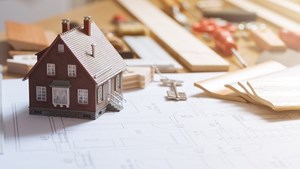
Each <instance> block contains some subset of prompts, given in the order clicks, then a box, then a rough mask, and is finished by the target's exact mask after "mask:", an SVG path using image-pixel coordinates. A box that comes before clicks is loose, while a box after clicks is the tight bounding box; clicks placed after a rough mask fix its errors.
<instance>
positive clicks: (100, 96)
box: [98, 85, 103, 103]
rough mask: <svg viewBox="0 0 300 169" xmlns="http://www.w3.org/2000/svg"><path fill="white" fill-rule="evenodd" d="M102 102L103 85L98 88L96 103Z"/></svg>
mask: <svg viewBox="0 0 300 169" xmlns="http://www.w3.org/2000/svg"><path fill="white" fill-rule="evenodd" d="M101 102H103V85H100V86H99V87H98V103H101Z"/></svg>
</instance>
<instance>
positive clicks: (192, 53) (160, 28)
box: [118, 0, 229, 71]
mask: <svg viewBox="0 0 300 169" xmlns="http://www.w3.org/2000/svg"><path fill="white" fill-rule="evenodd" d="M118 2H119V3H120V4H121V5H123V6H124V7H125V8H126V9H127V10H128V11H129V12H131V13H132V15H133V16H135V17H136V18H137V19H138V20H140V21H141V22H142V23H143V24H145V25H146V26H147V27H148V28H149V29H150V30H151V31H152V33H153V34H154V37H155V38H156V39H157V40H158V41H159V43H160V44H161V45H162V46H163V47H165V48H166V49H167V50H168V51H169V52H170V53H171V54H172V55H173V57H177V58H178V60H179V61H180V62H181V63H182V64H183V65H184V66H186V67H187V68H188V69H189V70H190V71H226V70H228V69H229V63H228V62H227V61H226V60H225V59H223V58H222V57H220V56H219V55H218V54H216V53H215V52H214V51H212V50H211V49H210V48H209V47H207V46H206V45H205V44H203V43H202V42H200V41H199V40H198V39H197V38H196V37H194V36H193V35H192V34H191V33H190V32H188V31H187V30H186V29H184V28H183V27H182V26H180V25H179V24H178V23H176V22H175V21H174V20H172V19H171V18H170V17H169V16H167V15H166V14H164V13H163V12H162V11H160V10H159V9H158V8H156V7H155V6H154V5H152V4H151V3H150V2H149V1H147V0H118Z"/></svg>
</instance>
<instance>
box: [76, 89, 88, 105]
mask: <svg viewBox="0 0 300 169" xmlns="http://www.w3.org/2000/svg"><path fill="white" fill-rule="evenodd" d="M77 98H78V99H77V101H78V104H89V91H88V89H78V90H77Z"/></svg>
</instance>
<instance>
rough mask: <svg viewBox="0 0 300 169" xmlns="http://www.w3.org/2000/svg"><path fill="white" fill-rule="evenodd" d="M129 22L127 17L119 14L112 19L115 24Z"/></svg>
mask: <svg viewBox="0 0 300 169" xmlns="http://www.w3.org/2000/svg"><path fill="white" fill-rule="evenodd" d="M127 21H128V19H127V17H126V16H125V15H122V14H117V15H115V16H114V17H113V19H112V22H113V23H114V24H119V23H122V22H127Z"/></svg>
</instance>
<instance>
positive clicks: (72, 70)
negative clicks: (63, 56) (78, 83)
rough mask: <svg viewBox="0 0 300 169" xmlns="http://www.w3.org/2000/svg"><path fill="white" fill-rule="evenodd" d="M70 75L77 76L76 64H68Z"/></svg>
mask: <svg viewBox="0 0 300 169" xmlns="http://www.w3.org/2000/svg"><path fill="white" fill-rule="evenodd" d="M68 76H69V77H76V76H77V70H76V65H68Z"/></svg>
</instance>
